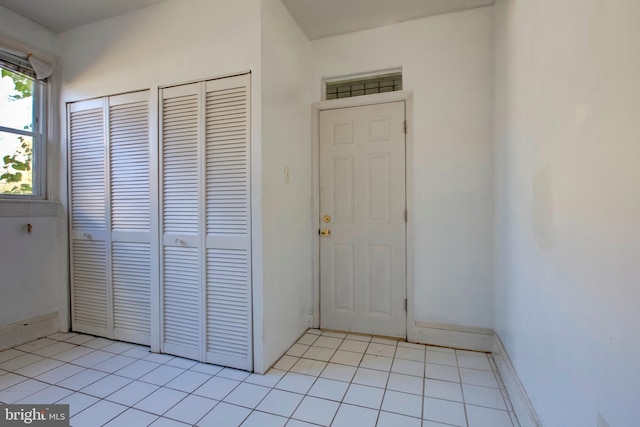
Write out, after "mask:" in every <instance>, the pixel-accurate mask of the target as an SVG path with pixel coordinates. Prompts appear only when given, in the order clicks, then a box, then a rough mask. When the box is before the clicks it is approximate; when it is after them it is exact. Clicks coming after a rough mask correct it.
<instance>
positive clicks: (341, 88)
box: [326, 73, 402, 99]
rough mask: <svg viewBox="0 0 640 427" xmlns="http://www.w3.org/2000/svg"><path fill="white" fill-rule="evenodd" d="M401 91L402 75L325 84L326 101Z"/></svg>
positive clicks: (379, 76) (387, 75)
mask: <svg viewBox="0 0 640 427" xmlns="http://www.w3.org/2000/svg"><path fill="white" fill-rule="evenodd" d="M396 90H402V73H391V74H383V75H378V76H369V77H364V78H357V79H351V80H340V81H332V82H327V96H326V99H338V98H350V97H352V96H361V95H372V94H374V93H384V92H393V91H396Z"/></svg>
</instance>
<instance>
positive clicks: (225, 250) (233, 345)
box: [205, 76, 253, 370]
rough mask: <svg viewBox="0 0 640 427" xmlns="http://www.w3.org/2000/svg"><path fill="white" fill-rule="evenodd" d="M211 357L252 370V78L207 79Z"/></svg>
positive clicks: (208, 324)
mask: <svg viewBox="0 0 640 427" xmlns="http://www.w3.org/2000/svg"><path fill="white" fill-rule="evenodd" d="M205 121H206V123H205V153H206V156H205V172H206V183H205V186H206V187H205V188H206V199H207V202H206V233H207V251H206V262H207V265H206V267H207V268H206V281H207V283H206V285H207V288H206V291H207V298H206V313H207V316H206V322H207V325H206V331H207V337H206V338H207V361H209V362H212V363H217V364H222V365H226V366H232V367H235V368H239V369H247V370H251V369H252V367H253V361H252V359H253V354H252V334H251V322H252V320H251V319H252V316H251V313H252V307H251V273H250V266H251V257H250V222H249V220H250V217H249V215H250V213H249V212H250V210H249V194H250V193H249V137H248V135H249V77H248V76H238V77H233V78H229V79H221V80H217V81H213V82H208V83H207V90H206V111H205Z"/></svg>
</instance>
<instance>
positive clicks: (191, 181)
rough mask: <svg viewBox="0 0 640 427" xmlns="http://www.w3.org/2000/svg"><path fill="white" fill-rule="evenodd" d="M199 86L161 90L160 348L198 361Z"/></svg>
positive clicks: (199, 307)
mask: <svg viewBox="0 0 640 427" xmlns="http://www.w3.org/2000/svg"><path fill="white" fill-rule="evenodd" d="M200 92H201V84H199V83H195V84H191V85H185V86H178V87H173V88H169V89H163V90H162V92H161V98H160V99H161V104H162V105H161V108H160V112H161V121H160V123H161V125H160V135H161V140H162V147H161V150H162V154H161V155H162V157H161V158H162V163H161V176H162V184H161V192H162V194H161V215H162V274H161V280H162V290H161V296H162V307H161V311H160V313H161V324H162V331H161V341H162V343H161V348H162V351H163V352H165V353H170V354H175V355H178V356H183V357H188V358H191V359H197V360H201V359H202V356H201V349H202V331H201V329H202V303H201V301H202V277H201V275H202V271H201V270H202V269H201V265H202V258H201V250H200V249H201V244H200V237H199V229H200V224H199V223H200V222H201V214H200V205H201V204H200V202H199V199H200V197H199V192H200V191H201V190H200V187H201V186H200V185H199V182H200V178H199V176H200V167H199V158H200V156H199V150H200V144H199V142H198V141H199V140H200V139H201V131H200V128H201V106H200V101H201V95H200Z"/></svg>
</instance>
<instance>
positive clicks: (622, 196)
mask: <svg viewBox="0 0 640 427" xmlns="http://www.w3.org/2000/svg"><path fill="white" fill-rule="evenodd" d="M494 11H495V48H496V56H495V61H496V72H495V90H496V91H495V101H496V105H495V107H496V108H495V111H496V115H495V141H496V175H495V183H496V248H497V250H496V253H497V257H496V259H497V262H496V282H497V284H496V300H495V305H496V329H497V331H498V334H499V335H500V337H501V339H502V341H503V343H504V345H505V347H506V349H507V352H508V353H509V355H510V358H511V360H512V362H513V364H514V366H515V369H516V371H517V372H518V375H519V377H520V379H521V381H522V382H523V384H524V386H525V388H526V389H527V391H528V393H529V396H530V398H531V400H532V402H533V404H534V406H535V407H536V409H537V412H538V415H539V417H540V419H541V422H542V424H543V425H544V426H545V427H555V426H557V427H567V426H581V427H596V426H597V414H598V412H600V413H601V414H602V415H603V416H604V418H605V419H606V420H607V421H608V423H609V425H610V426H611V427H633V426H637V425H638V423H639V421H638V420H639V419H640V406H638V401H639V400H640V388H639V387H638V384H640V339H638V337H639V333H638V325H640V309H639V307H640V285H639V284H640V262H639V260H640V185H638V183H640V143H639V141H640V126H639V125H638V123H639V121H638V117H640V79H639V78H638V76H640V57H639V56H638V40H640V26H639V25H638V17H640V2H638V1H636V0H616V1H599V0H581V1H579V2H577V1H573V0H536V1H517V0H498V1H497V2H496V5H495V8H494Z"/></svg>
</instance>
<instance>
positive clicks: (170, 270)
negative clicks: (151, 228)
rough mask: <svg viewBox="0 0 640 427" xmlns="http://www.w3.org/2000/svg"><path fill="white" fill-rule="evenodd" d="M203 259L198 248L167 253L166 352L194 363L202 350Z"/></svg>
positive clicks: (165, 267)
mask: <svg viewBox="0 0 640 427" xmlns="http://www.w3.org/2000/svg"><path fill="white" fill-rule="evenodd" d="M199 259H200V258H199V256H198V250H197V249H196V248H181V247H165V249H164V260H165V262H164V277H163V288H164V292H163V294H164V295H163V312H164V319H163V329H164V330H163V332H164V351H165V352H167V353H173V354H180V355H183V356H185V357H190V358H193V359H199V348H200V303H199V300H200V276H199V274H198V271H199V263H200V261H199ZM194 272H195V273H194Z"/></svg>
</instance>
